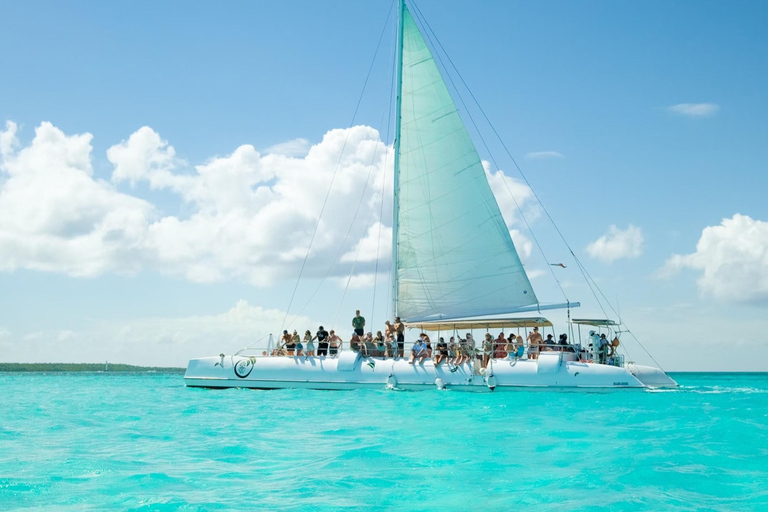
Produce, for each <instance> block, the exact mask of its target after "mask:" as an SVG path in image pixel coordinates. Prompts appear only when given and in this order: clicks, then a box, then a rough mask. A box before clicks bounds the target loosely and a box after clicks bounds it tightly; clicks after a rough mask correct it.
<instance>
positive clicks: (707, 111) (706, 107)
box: [667, 103, 720, 117]
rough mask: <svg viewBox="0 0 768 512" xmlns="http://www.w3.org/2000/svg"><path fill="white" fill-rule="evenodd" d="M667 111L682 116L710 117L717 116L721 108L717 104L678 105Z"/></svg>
mask: <svg viewBox="0 0 768 512" xmlns="http://www.w3.org/2000/svg"><path fill="white" fill-rule="evenodd" d="M667 110H668V111H670V112H672V113H673V114H678V115H681V116H687V117H709V116H713V115H715V114H716V113H717V111H718V110H720V106H719V105H716V104H715V103H678V104H677V105H672V106H669V107H667Z"/></svg>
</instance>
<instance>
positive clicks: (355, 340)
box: [349, 332, 363, 352]
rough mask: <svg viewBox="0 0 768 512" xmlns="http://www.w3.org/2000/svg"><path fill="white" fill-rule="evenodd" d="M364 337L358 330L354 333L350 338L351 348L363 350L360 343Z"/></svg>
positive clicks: (358, 350)
mask: <svg viewBox="0 0 768 512" xmlns="http://www.w3.org/2000/svg"><path fill="white" fill-rule="evenodd" d="M362 341H363V338H361V337H360V336H359V335H358V334H357V333H356V332H353V333H352V337H351V338H350V339H349V349H350V350H351V351H352V352H361V349H360V344H361V343H362Z"/></svg>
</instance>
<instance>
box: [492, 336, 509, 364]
mask: <svg viewBox="0 0 768 512" xmlns="http://www.w3.org/2000/svg"><path fill="white" fill-rule="evenodd" d="M494 344H495V345H496V346H495V347H494V348H495V351H494V354H493V357H494V358H495V359H504V358H505V357H507V339H506V338H505V337H504V333H503V332H500V333H499V335H498V336H497V337H496V340H495V341H494Z"/></svg>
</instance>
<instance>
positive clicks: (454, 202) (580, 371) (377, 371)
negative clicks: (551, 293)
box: [184, 0, 676, 391]
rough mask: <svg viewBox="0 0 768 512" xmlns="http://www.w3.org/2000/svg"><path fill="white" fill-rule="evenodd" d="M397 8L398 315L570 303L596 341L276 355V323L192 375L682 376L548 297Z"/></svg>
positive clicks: (481, 318) (226, 379)
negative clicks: (416, 356)
mask: <svg viewBox="0 0 768 512" xmlns="http://www.w3.org/2000/svg"><path fill="white" fill-rule="evenodd" d="M398 11H399V16H398V25H397V43H396V44H397V48H396V59H397V65H396V87H397V91H396V98H397V99H396V109H395V138H394V171H395V179H394V209H393V211H394V215H393V217H394V218H393V234H392V238H393V240H392V282H393V291H392V300H393V305H392V306H393V313H394V314H393V316H399V317H401V319H402V320H403V321H404V323H405V325H406V326H407V328H408V329H411V330H412V329H416V330H417V332H418V333H425V332H431V333H437V336H440V335H441V334H444V335H445V336H451V335H455V336H456V337H462V336H464V333H465V332H469V333H472V332H475V331H476V330H480V331H481V332H494V333H498V332H501V331H503V332H507V333H509V332H515V331H517V332H518V333H519V332H520V331H521V330H523V331H524V332H525V333H526V334H527V333H528V329H533V328H537V329H542V330H546V329H547V328H553V326H552V323H551V322H550V321H549V320H547V319H546V318H543V317H540V316H537V317H520V316H518V315H520V314H530V313H540V312H541V311H543V310H550V309H557V308H560V309H567V310H568V324H569V325H568V329H569V331H570V332H571V333H573V330H574V326H575V327H576V328H578V329H579V330H580V329H581V327H582V326H589V327H590V329H591V332H590V336H591V337H592V339H594V343H591V344H587V343H585V344H583V345H582V344H576V345H572V344H562V345H555V344H542V345H541V347H542V349H541V350H540V351H536V352H537V353H536V354H533V352H534V350H533V347H530V346H529V347H528V352H529V353H531V354H532V355H530V356H527V357H526V355H525V353H524V351H523V350H522V349H521V350H517V349H515V350H508V351H504V353H503V354H499V353H498V352H496V351H493V350H492V351H491V353H489V352H488V351H487V350H486V351H485V353H483V351H482V350H480V351H478V352H476V353H475V352H473V353H472V354H471V357H469V358H467V359H468V360H467V361H465V362H462V363H460V364H451V363H450V361H447V362H442V363H441V364H437V365H436V364H435V362H434V361H433V360H432V359H431V358H427V359H422V360H419V361H416V362H413V363H411V362H410V361H409V360H408V358H406V357H402V355H401V356H400V357H398V355H397V354H394V355H393V354H388V357H384V354H382V353H380V352H378V351H377V350H376V348H375V347H366V346H365V344H363V346H361V347H359V348H358V349H357V350H352V348H351V347H350V348H346V349H345V348H344V347H342V350H340V351H339V352H338V353H337V354H334V355H320V356H304V355H301V356H299V355H295V356H291V355H282V353H281V352H277V354H278V355H274V354H275V353H276V352H275V350H273V345H272V343H273V340H272V337H271V335H270V344H269V346H268V347H267V350H261V349H244V350H241V351H239V352H237V353H235V354H232V355H225V354H220V355H219V356H216V357H206V358H198V359H192V360H190V361H189V364H188V366H187V371H186V374H185V375H184V382H185V384H186V385H187V386H193V387H208V388H231V387H238V388H256V389H277V388H311V389H356V388H381V387H388V388H394V389H446V388H447V389H455V390H470V391H494V390H496V391H498V390H509V389H514V388H521V387H531V388H645V387H674V386H676V383H675V381H674V380H672V379H671V378H670V377H669V376H668V375H667V374H666V373H665V372H664V371H663V370H662V369H660V368H656V367H652V366H643V365H638V364H634V363H632V362H630V361H625V359H624V357H623V355H622V354H619V353H618V351H617V347H618V346H619V336H620V334H621V333H622V330H621V328H620V325H619V324H617V323H615V322H613V321H612V320H608V319H571V318H570V310H571V309H572V308H575V307H578V306H579V305H580V304H579V303H578V302H566V303H563V304H543V303H541V302H539V300H538V298H537V296H536V294H535V292H534V290H533V287H532V286H531V282H530V280H529V277H528V275H527V274H526V272H525V269H524V267H523V264H522V263H521V261H520V257H519V255H518V253H517V251H516V249H515V245H514V243H513V241H512V238H511V236H510V232H509V229H508V228H507V225H506V223H505V221H504V218H503V217H502V214H501V211H500V208H499V205H498V203H497V202H496V198H495V196H494V194H493V192H492V190H491V187H490V184H489V182H488V179H487V177H486V173H485V170H484V168H483V164H482V161H481V159H480V156H479V154H478V152H477V149H476V148H475V145H474V144H473V142H472V139H471V138H470V136H469V133H468V131H467V129H466V127H465V125H464V122H463V120H462V118H461V116H460V115H459V112H458V110H457V108H456V105H455V103H454V100H453V98H452V96H451V94H450V92H449V90H448V87H447V86H446V83H445V81H444V79H443V75H442V73H441V71H440V69H439V67H438V65H437V63H436V61H435V58H434V56H433V52H432V50H431V49H430V47H429V46H428V45H427V43H426V41H425V38H424V35H423V33H422V30H421V29H420V28H419V26H418V25H417V23H416V21H415V20H414V17H413V15H412V13H411V12H410V10H409V9H408V6H407V5H406V3H405V0H399V1H398ZM409 332H410V331H409ZM552 332H553V334H554V330H553V331H552ZM600 332H603V333H604V334H605V333H607V334H608V337H607V338H606V339H607V340H611V341H612V342H611V343H610V344H609V346H610V353H609V354H606V353H604V352H603V353H601V347H600V341H599V339H600V338H599V337H597V336H598V334H599V333H600ZM573 338H574V336H573V335H572V336H571V339H572V340H573ZM579 339H581V336H579ZM590 345H591V346H590ZM480 348H481V349H482V348H483V347H480ZM604 348H605V347H604V346H603V347H602V349H604ZM615 351H616V353H614V352H615ZM499 356H501V357H499Z"/></svg>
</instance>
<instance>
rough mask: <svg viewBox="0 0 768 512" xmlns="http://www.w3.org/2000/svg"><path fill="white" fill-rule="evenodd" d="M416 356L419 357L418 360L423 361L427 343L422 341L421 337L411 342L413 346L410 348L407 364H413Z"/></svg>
mask: <svg viewBox="0 0 768 512" xmlns="http://www.w3.org/2000/svg"><path fill="white" fill-rule="evenodd" d="M417 357H418V358H419V362H422V361H424V359H425V358H426V357H427V344H426V343H424V340H423V338H419V339H418V341H416V342H415V343H414V344H413V348H412V349H411V359H410V360H409V361H408V364H413V362H414V361H415V360H416V358H417Z"/></svg>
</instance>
